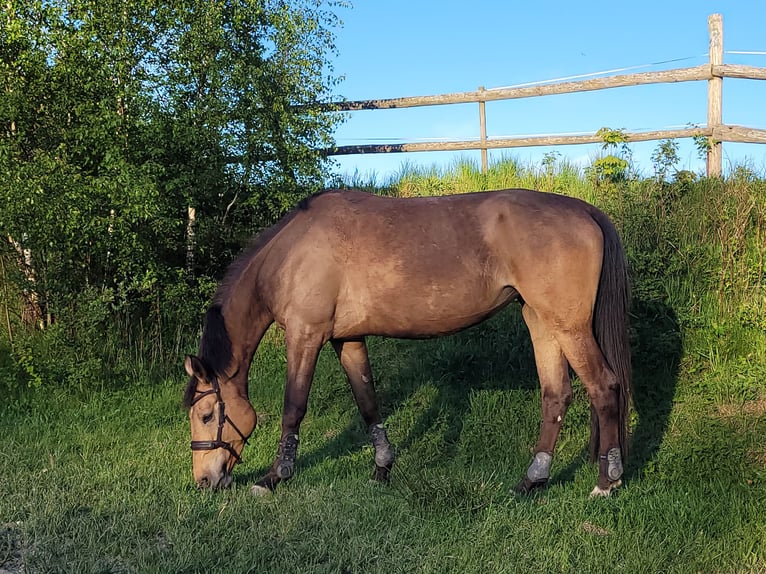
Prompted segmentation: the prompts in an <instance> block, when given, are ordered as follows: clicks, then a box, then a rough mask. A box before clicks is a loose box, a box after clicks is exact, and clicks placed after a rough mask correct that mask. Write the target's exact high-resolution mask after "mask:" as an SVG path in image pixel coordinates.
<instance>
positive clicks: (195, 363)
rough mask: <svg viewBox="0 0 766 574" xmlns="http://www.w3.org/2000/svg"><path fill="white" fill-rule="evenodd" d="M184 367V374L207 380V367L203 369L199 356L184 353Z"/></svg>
mask: <svg viewBox="0 0 766 574" xmlns="http://www.w3.org/2000/svg"><path fill="white" fill-rule="evenodd" d="M184 369H185V370H186V374H187V375H189V376H190V377H196V378H197V379H201V380H203V381H204V380H207V369H205V365H203V364H202V361H201V360H200V359H199V357H195V356H194V355H186V359H184Z"/></svg>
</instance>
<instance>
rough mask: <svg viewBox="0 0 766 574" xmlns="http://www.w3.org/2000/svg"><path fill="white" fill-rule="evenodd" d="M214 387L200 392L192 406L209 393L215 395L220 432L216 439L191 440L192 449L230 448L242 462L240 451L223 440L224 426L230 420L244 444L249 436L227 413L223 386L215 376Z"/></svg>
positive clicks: (233, 454) (236, 458)
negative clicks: (222, 396)
mask: <svg viewBox="0 0 766 574" xmlns="http://www.w3.org/2000/svg"><path fill="white" fill-rule="evenodd" d="M212 386H213V388H212V389H210V390H209V391H204V392H200V394H199V396H198V397H195V399H194V400H193V401H192V406H194V405H195V404H197V403H198V402H199V401H200V400H201V399H203V398H205V397H207V396H208V395H215V398H216V400H217V401H218V433H217V435H216V439H215V440H193V441H191V449H192V450H215V449H217V448H223V449H226V450H228V451H229V452H230V453H231V455H232V456H233V457H234V459H235V460H236V462H242V457H241V456H240V455H239V453H238V452H237V451H236V449H235V448H234V447H233V446H231V443H228V442H226V441H224V440H223V427H224V425H225V424H226V423H227V422H228V423H229V424H230V425H231V428H233V429H234V430H235V431H237V434H238V435H239V436H240V437H241V438H242V441H243V442H244V444H247V437H246V436H245V435H244V434H243V433H242V431H241V430H239V428H237V425H235V424H234V421H232V420H231V419H230V418H229V416H228V415H227V414H226V404H225V403H224V402H223V399H222V398H221V387H220V386H219V384H218V379H217V377H216V378H213V382H212Z"/></svg>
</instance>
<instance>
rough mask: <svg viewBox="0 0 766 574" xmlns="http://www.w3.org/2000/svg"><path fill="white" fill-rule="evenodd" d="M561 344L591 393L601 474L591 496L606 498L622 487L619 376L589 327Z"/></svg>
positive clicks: (563, 338)
mask: <svg viewBox="0 0 766 574" xmlns="http://www.w3.org/2000/svg"><path fill="white" fill-rule="evenodd" d="M559 342H560V343H561V346H562V349H563V350H564V354H565V355H566V357H567V359H568V360H569V364H570V365H572V368H573V369H574V371H575V373H577V375H578V376H579V377H580V380H581V381H582V383H583V386H584V387H585V390H586V391H587V392H588V397H589V398H590V404H591V410H592V412H593V413H594V415H595V419H594V420H595V422H597V425H593V426H592V427H591V433H592V436H591V441H592V445H593V446H594V447H596V448H595V450H596V452H597V454H598V461H599V465H598V466H599V472H598V484H597V485H596V487H595V488H594V489H593V492H591V496H607V495H609V493H610V492H611V491H612V490H613V489H615V488H617V487H618V486H620V484H622V481H621V480H620V478H621V477H622V472H623V467H622V454H621V448H620V414H619V412H620V411H619V385H618V382H617V377H616V376H615V374H614V372H613V371H612V370H611V369H610V368H609V366H608V365H607V363H606V359H605V358H604V355H603V354H602V353H601V349H600V348H599V346H598V344H597V343H596V340H595V338H594V337H593V332H592V331H591V329H590V327H589V326H588V327H583V328H581V329H579V330H577V331H574V332H569V333H566V334H562V335H560V336H559ZM593 454H596V453H595V452H594V453H593Z"/></svg>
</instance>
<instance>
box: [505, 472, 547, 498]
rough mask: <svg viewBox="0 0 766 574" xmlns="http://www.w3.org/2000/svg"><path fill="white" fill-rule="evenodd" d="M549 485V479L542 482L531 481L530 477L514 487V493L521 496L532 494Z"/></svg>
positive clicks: (526, 477)
mask: <svg viewBox="0 0 766 574" xmlns="http://www.w3.org/2000/svg"><path fill="white" fill-rule="evenodd" d="M547 484H548V479H547V478H544V479H542V480H530V479H529V477H528V476H525V477H524V478H522V479H521V480H520V481H519V482H518V484H517V485H516V486H514V487H513V491H514V492H517V493H519V494H531V493H532V492H534V491H535V490H540V489H542V488H545V486H546V485H547Z"/></svg>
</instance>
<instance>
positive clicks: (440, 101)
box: [322, 14, 766, 177]
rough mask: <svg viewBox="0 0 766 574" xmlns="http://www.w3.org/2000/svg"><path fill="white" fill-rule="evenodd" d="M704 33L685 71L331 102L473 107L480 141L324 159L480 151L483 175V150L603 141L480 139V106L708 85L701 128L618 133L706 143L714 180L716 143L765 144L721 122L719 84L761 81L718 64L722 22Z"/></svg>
mask: <svg viewBox="0 0 766 574" xmlns="http://www.w3.org/2000/svg"><path fill="white" fill-rule="evenodd" d="M708 32H709V36H710V44H709V62H708V63H707V64H702V65H700V66H695V67H691V68H677V69H674V70H664V71H661V72H642V73H638V74H622V75H616V76H607V77H604V78H595V79H590V80H582V81H577V82H560V83H554V84H544V85H537V86H521V87H515V88H514V87H511V88H497V89H489V90H485V89H484V88H482V87H480V88H479V89H478V90H476V91H473V92H457V93H452V94H437V95H430V96H414V97H407V98H390V99H382V100H357V101H344V102H331V103H327V104H323V105H322V108H323V109H324V110H325V111H328V112H349V111H352V112H353V111H360V110H383V109H396V108H413V107H420V106H440V105H447V104H465V103H478V104H479V129H480V137H479V139H478V140H466V141H446V142H445V141H433V142H418V143H399V144H365V145H347V146H337V147H334V148H330V149H327V150H325V151H326V153H327V155H351V154H365V153H396V152H418V151H462V150H481V152H482V169H483V171H485V172H486V170H487V150H490V149H503V148H515V147H532V146H553V145H573V144H587V143H601V142H603V139H602V138H601V137H599V136H597V135H596V134H585V135H550V136H548V135H542V136H534V137H512V138H488V137H487V135H486V113H485V104H486V102H491V101H498V100H510V99H518V98H531V97H538V96H549V95H555V94H569V93H574V92H589V91H594V90H605V89H610V88H620V87H626V86H638V85H646V84H667V83H675V82H695V81H703V80H706V81H707V82H708V107H707V125H705V126H701V127H693V128H688V129H680V130H656V131H647V132H623V133H624V135H625V137H626V141H628V142H639V141H650V140H661V139H676V138H689V137H698V136H702V137H707V138H708V141H709V142H710V145H709V146H708V154H707V175H708V176H709V177H717V176H720V175H721V171H722V161H723V159H722V158H723V154H722V151H721V142H738V143H766V130H763V129H756V128H748V127H744V126H737V125H726V124H724V123H723V122H722V89H723V88H722V84H723V78H744V79H751V80H766V68H762V67H756V66H743V65H737V64H724V63H723V18H722V17H721V15H720V14H712V15H711V16H710V17H709V18H708Z"/></svg>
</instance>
